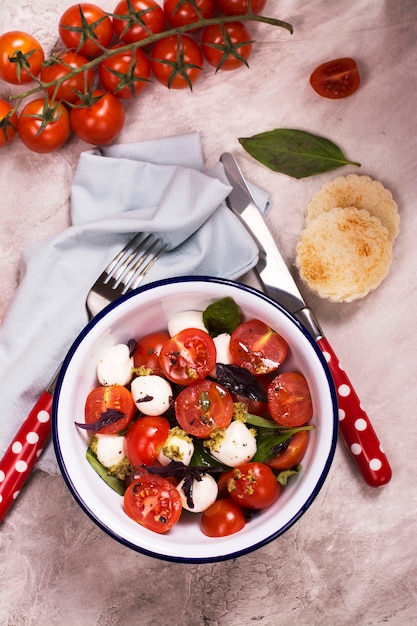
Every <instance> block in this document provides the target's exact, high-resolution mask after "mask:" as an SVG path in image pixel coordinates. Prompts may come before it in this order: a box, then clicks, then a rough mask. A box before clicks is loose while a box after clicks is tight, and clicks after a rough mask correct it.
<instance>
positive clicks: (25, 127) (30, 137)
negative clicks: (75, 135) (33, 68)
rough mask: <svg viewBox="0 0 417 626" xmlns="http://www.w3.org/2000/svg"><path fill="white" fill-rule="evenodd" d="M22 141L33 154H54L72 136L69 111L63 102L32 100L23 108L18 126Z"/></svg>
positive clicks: (41, 99)
mask: <svg viewBox="0 0 417 626" xmlns="http://www.w3.org/2000/svg"><path fill="white" fill-rule="evenodd" d="M17 129H18V132H19V136H20V139H21V140H22V143H24V144H25V146H26V147H27V148H29V150H32V151H33V152H41V153H42V152H43V153H47V152H54V151H55V150H58V148H61V146H63V145H64V143H65V142H66V141H67V139H68V138H69V136H70V134H71V128H70V123H69V113H68V110H67V109H66V108H65V106H64V105H63V104H62V103H61V102H55V103H52V102H51V101H49V100H48V99H43V98H40V99H37V100H31V101H30V102H28V104H26V106H25V107H24V108H23V110H22V112H21V114H20V118H19V122H18V126H17Z"/></svg>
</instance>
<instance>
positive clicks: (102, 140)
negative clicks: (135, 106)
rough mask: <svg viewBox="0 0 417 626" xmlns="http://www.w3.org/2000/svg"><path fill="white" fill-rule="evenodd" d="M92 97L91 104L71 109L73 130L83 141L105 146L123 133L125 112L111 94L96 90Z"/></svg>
mask: <svg viewBox="0 0 417 626" xmlns="http://www.w3.org/2000/svg"><path fill="white" fill-rule="evenodd" d="M92 96H93V100H92V102H91V104H88V103H87V104H85V105H84V106H76V107H74V108H73V109H71V113H70V122H71V128H72V130H73V132H74V133H75V134H76V135H77V137H79V138H80V139H82V140H83V141H86V142H87V143H92V144H94V145H105V144H108V143H111V142H112V141H114V139H116V137H117V136H118V135H119V134H120V132H121V131H122V129H123V126H124V122H125V112H124V109H123V106H122V104H121V103H120V101H119V100H118V99H117V98H116V97H115V96H113V94H111V93H107V92H105V91H102V90H96V91H94V92H93V94H92ZM79 104H80V105H81V102H80V103H79Z"/></svg>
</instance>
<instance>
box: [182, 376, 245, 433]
mask: <svg viewBox="0 0 417 626" xmlns="http://www.w3.org/2000/svg"><path fill="white" fill-rule="evenodd" d="M175 416H176V418H177V422H178V424H179V425H180V426H181V428H182V429H183V430H185V431H186V432H187V433H189V434H190V435H194V437H198V438H202V439H206V438H207V437H209V436H210V434H211V433H212V432H213V431H214V430H221V429H224V428H227V427H228V426H229V424H230V422H231V421H232V416H233V400H232V396H231V395H230V393H229V392H228V391H227V390H226V389H225V388H224V387H222V386H221V385H219V384H218V383H216V382H213V381H210V380H201V381H200V382H198V383H195V385H190V386H189V387H185V388H184V389H182V390H181V391H180V393H179V394H178V396H177V398H176V400H175Z"/></svg>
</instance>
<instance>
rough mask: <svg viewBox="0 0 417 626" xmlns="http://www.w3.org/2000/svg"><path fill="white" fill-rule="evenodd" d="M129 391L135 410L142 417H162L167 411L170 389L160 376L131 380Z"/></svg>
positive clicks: (152, 375)
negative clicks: (136, 409) (141, 414)
mask: <svg viewBox="0 0 417 626" xmlns="http://www.w3.org/2000/svg"><path fill="white" fill-rule="evenodd" d="M130 389H131V392H132V396H133V400H134V402H135V404H136V406H137V408H138V409H139V411H140V412H141V413H143V414H144V415H162V414H163V413H165V411H167V409H169V405H170V403H171V398H172V388H171V385H170V384H169V382H168V381H167V380H165V378H162V376H157V375H156V374H150V375H149V376H138V377H137V378H135V379H134V380H132V384H131V386H130Z"/></svg>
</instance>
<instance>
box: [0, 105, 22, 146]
mask: <svg viewBox="0 0 417 626" xmlns="http://www.w3.org/2000/svg"><path fill="white" fill-rule="evenodd" d="M18 121H19V117H18V115H17V113H16V111H15V110H14V108H13V107H12V105H11V104H10V103H9V102H6V100H1V99H0V148H2V147H3V146H6V145H7V144H9V143H10V142H11V141H12V140H13V139H14V138H15V136H16V133H17V125H18Z"/></svg>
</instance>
